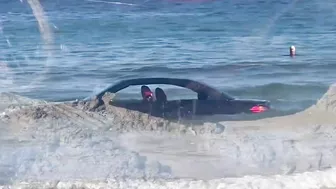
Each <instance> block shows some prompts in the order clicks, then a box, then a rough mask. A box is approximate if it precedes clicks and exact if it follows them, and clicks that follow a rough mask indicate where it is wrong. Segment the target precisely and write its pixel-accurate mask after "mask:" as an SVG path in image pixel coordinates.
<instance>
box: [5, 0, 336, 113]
mask: <svg viewBox="0 0 336 189" xmlns="http://www.w3.org/2000/svg"><path fill="white" fill-rule="evenodd" d="M41 4H42V6H43V9H44V11H45V15H46V16H47V18H48V20H47V22H48V23H49V25H50V27H51V29H52V34H53V40H52V43H51V46H49V47H50V48H48V49H44V48H43V43H44V42H45V41H44V40H43V38H42V36H43V33H42V34H41V32H40V31H39V29H38V21H37V20H36V17H35V16H34V15H33V13H32V9H31V8H30V6H29V4H28V3H27V1H26V0H22V1H19V0H11V1H10V0H6V1H2V2H1V6H0V29H1V30H0V48H1V51H0V63H1V64H0V65H1V73H0V77H1V82H0V84H1V86H0V89H1V91H6V92H8V91H11V92H17V93H19V94H22V95H25V96H28V97H33V98H39V99H46V100H51V101H62V100H70V99H76V98H84V97H86V96H88V95H91V94H92V93H94V92H97V91H99V90H101V89H103V88H104V87H106V86H108V85H110V84H113V83H114V82H116V81H120V80H123V79H128V78H136V77H157V76H160V77H161V76H162V77H174V78H190V79H195V80H199V81H203V82H205V83H209V84H211V85H212V86H215V87H217V88H218V89H220V90H222V91H224V92H227V93H229V94H231V95H233V96H236V97H240V98H261V99H267V100H270V101H271V102H272V104H273V106H274V107H275V108H276V109H279V110H282V111H297V110H301V109H304V108H306V107H308V106H310V105H311V104H313V103H315V101H316V100H317V99H318V98H320V97H321V95H322V94H323V93H324V92H325V91H326V90H327V88H328V86H329V85H330V84H331V83H333V82H334V81H335V77H336V76H335V74H334V70H336V62H335V58H334V57H335V56H334V50H335V49H336V43H335V42H336V37H335V35H334V31H335V29H336V24H335V21H336V20H335V15H336V2H335V1H333V0H324V1H318V0H310V1H304V0H268V1H262V0H228V1H224V0H198V1H196V0H145V1H143V0H127V1H125V0H120V1H118V2H117V1H108V0H106V1H99V0H96V1H95V0H72V1H67V0H54V1H51V0H48V1H42V2H41ZM291 45H295V46H296V49H297V54H298V55H297V56H296V57H295V58H291V57H289V56H288V53H289V46H291ZM164 89H165V90H166V91H168V94H169V95H168V98H173V96H174V97H176V98H178V97H182V96H183V95H186V93H187V92H186V91H183V90H182V89H173V88H171V87H170V86H167V87H166V88H164ZM139 91H140V89H138V88H133V89H131V90H129V91H128V92H127V93H129V94H128V95H130V96H132V97H133V96H139V95H140V92H139ZM169 91H170V93H169ZM125 95H126V93H125Z"/></svg>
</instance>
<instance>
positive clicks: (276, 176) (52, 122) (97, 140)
mask: <svg viewBox="0 0 336 189" xmlns="http://www.w3.org/2000/svg"><path fill="white" fill-rule="evenodd" d="M335 94H336V90H335V88H334V87H331V88H330V89H329V91H328V92H327V93H326V94H325V95H324V96H323V98H321V99H320V100H319V101H318V102H317V103H316V104H315V105H314V106H311V107H310V108H308V109H307V110H305V111H303V112H299V113H297V114H293V115H288V116H283V117H275V118H265V119H259V120H254V121H228V120H225V117H223V120H222V122H212V119H211V118H210V119H208V120H203V123H198V124H188V123H187V122H182V121H180V122H176V121H175V122H173V121H168V120H163V119H160V118H155V117H151V116H148V115H145V114H141V113H138V112H134V111H129V110H125V109H121V108H117V107H107V106H106V107H104V108H102V109H99V108H97V107H96V106H95V101H94V100H93V101H92V102H89V103H87V104H86V103H84V102H76V103H49V102H44V101H40V100H33V99H28V98H24V97H21V96H18V95H14V94H11V93H2V94H1V104H2V106H1V107H2V108H3V114H2V116H1V122H0V123H1V124H0V126H1V127H2V128H6V129H4V132H2V133H1V139H0V140H1V144H2V145H1V147H0V148H1V151H2V152H4V153H1V156H0V158H1V164H0V172H1V174H2V175H1V178H2V179H1V184H2V185H10V186H15V187H26V188H32V187H46V186H47V185H48V186H51V185H53V186H54V187H55V188H70V187H73V185H76V186H78V187H79V186H85V187H86V188H99V187H108V188H129V187H136V188H176V187H177V188H209V187H215V188H218V187H221V188H232V187H234V186H235V187H239V188H252V187H259V188H263V187H266V188H269V187H270V186H272V188H273V187H277V188H321V187H323V186H325V187H335V186H336V180H334V174H335V170H334V169H333V168H332V167H333V166H334V165H335V163H336V162H335V158H334V157H335V154H334V150H333V149H334V148H335V147H336V143H335V142H334V141H335V140H334V137H335V136H336V135H335V125H334V123H335V122H336V120H335V118H334V117H335V116H334V114H335V111H336V106H335V104H336V103H335V101H336V99H335ZM200 157H201V158H200ZM308 180H309V182H307V181H308ZM28 183H29V184H28Z"/></svg>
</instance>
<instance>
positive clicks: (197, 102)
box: [96, 78, 270, 118]
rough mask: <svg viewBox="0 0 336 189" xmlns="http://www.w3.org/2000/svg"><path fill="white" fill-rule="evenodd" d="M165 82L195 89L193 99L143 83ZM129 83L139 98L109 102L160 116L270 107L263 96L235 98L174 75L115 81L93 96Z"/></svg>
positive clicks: (98, 95)
mask: <svg viewBox="0 0 336 189" xmlns="http://www.w3.org/2000/svg"><path fill="white" fill-rule="evenodd" d="M154 84H166V85H174V86H178V87H184V88H187V89H190V90H191V91H193V92H195V93H197V96H198V98H197V99H180V100H168V98H167V96H166V94H165V92H164V90H162V89H161V88H156V89H155V95H154V94H153V92H152V91H151V90H150V88H149V87H148V86H146V85H154ZM129 86H141V95H142V99H139V100H128V99H126V100H118V99H116V100H115V99H113V100H112V101H111V102H110V105H112V106H117V107H123V108H126V109H129V110H135V111H139V112H143V113H147V114H150V115H152V116H157V117H163V118H188V117H192V116H197V115H215V114H231V115H232V114H241V113H248V114H253V113H254V114H256V113H264V112H266V111H268V110H269V109H270V102H269V101H267V100H252V99H236V98H234V97H232V96H230V95H228V94H225V93H223V92H221V91H219V90H217V89H215V88H213V87H211V86H209V85H206V84H204V83H201V82H198V81H193V80H190V79H176V78H138V79H129V80H123V81H121V82H118V83H116V84H114V85H112V86H110V87H108V88H106V89H105V90H103V91H102V92H100V93H98V94H97V95H96V96H97V97H98V98H101V97H102V96H103V95H104V94H105V92H111V93H118V92H119V91H121V90H123V89H125V88H127V87H129ZM139 92H140V91H139Z"/></svg>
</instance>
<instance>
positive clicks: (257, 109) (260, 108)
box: [250, 105, 267, 113]
mask: <svg viewBox="0 0 336 189" xmlns="http://www.w3.org/2000/svg"><path fill="white" fill-rule="evenodd" d="M250 110H251V112H252V113H261V112H264V111H266V110H267V107H265V106H260V105H259V106H253V107H252V108H251V109H250Z"/></svg>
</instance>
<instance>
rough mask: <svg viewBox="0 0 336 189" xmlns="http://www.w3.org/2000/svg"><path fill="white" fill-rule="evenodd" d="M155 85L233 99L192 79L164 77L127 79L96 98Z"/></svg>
mask: <svg viewBox="0 0 336 189" xmlns="http://www.w3.org/2000/svg"><path fill="white" fill-rule="evenodd" d="M153 84H167V85H175V86H179V87H183V88H188V89H190V90H192V91H194V92H196V93H205V94H207V95H209V96H213V97H224V98H228V99H232V97H230V96H229V95H227V94H224V93H222V92H220V91H218V90H217V89H215V88H214V87H211V86H209V85H207V84H205V83H202V82H199V81H195V80H191V79H179V78H164V77H151V78H134V79H126V80H122V81H119V82H117V83H115V84H113V85H111V86H109V87H107V88H106V89H104V90H103V91H101V92H99V93H98V94H96V95H95V96H97V97H98V98H101V97H102V96H103V95H104V94H105V93H106V92H111V93H117V92H118V91H120V90H122V89H125V88H127V87H129V86H135V85H153Z"/></svg>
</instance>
